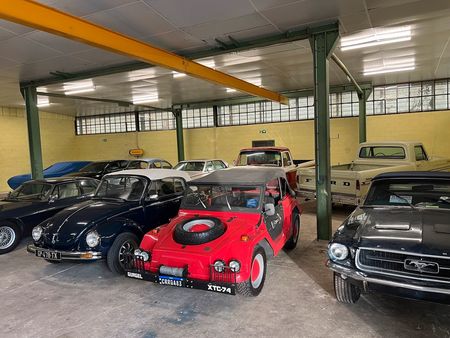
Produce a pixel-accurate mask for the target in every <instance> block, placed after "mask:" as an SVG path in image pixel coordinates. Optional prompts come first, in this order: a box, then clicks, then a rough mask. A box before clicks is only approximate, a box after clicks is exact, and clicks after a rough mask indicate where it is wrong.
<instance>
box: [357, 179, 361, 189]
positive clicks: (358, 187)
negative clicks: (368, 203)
mask: <svg viewBox="0 0 450 338" xmlns="http://www.w3.org/2000/svg"><path fill="white" fill-rule="evenodd" d="M356 190H361V183H359V180H356Z"/></svg>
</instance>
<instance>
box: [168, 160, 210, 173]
mask: <svg viewBox="0 0 450 338" xmlns="http://www.w3.org/2000/svg"><path fill="white" fill-rule="evenodd" d="M204 166H205V162H202V161H195V162H194V161H191V162H180V163H178V164H177V165H176V166H175V167H174V168H173V169H176V170H181V171H203V167H204Z"/></svg>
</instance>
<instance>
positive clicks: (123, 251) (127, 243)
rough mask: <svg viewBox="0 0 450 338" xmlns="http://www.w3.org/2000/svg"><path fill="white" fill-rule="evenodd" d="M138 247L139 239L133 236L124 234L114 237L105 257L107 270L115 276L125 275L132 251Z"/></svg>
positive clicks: (128, 233)
mask: <svg viewBox="0 0 450 338" xmlns="http://www.w3.org/2000/svg"><path fill="white" fill-rule="evenodd" d="M138 247H139V239H138V238H137V236H136V235H135V234H132V233H130V232H124V233H123V234H120V235H119V236H117V237H116V239H115V240H114V242H113V244H112V245H111V248H110V249H109V251H108V253H107V255H106V263H107V265H108V268H109V269H110V270H111V271H112V272H113V273H114V274H117V275H123V274H124V273H125V267H126V266H127V265H128V264H129V263H130V259H132V257H133V254H134V250H135V249H137V248H138Z"/></svg>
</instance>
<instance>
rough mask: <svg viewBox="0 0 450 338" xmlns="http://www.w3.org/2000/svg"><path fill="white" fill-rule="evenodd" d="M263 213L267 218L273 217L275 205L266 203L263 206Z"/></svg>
mask: <svg viewBox="0 0 450 338" xmlns="http://www.w3.org/2000/svg"><path fill="white" fill-rule="evenodd" d="M264 213H265V214H266V215H267V216H273V215H275V205H274V204H273V203H266V204H264Z"/></svg>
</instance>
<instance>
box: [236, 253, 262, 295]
mask: <svg viewBox="0 0 450 338" xmlns="http://www.w3.org/2000/svg"><path fill="white" fill-rule="evenodd" d="M266 269H267V259H266V253H265V252H264V249H263V248H261V247H257V248H256V249H255V251H254V252H253V257H252V262H251V266H250V278H249V279H248V280H247V281H245V282H243V283H239V284H238V285H237V293H239V294H241V295H243V296H246V297H255V296H258V295H259V294H260V293H261V290H262V288H263V286H264V281H265V280H266Z"/></svg>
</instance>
